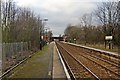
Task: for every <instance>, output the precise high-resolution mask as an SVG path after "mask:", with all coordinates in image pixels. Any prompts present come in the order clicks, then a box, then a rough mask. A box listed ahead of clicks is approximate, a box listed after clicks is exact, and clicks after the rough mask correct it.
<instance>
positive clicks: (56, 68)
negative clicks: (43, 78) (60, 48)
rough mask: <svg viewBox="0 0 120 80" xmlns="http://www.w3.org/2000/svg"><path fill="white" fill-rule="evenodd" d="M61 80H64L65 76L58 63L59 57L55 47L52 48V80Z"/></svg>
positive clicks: (61, 66) (59, 62) (60, 64)
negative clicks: (59, 79) (57, 79)
mask: <svg viewBox="0 0 120 80" xmlns="http://www.w3.org/2000/svg"><path fill="white" fill-rule="evenodd" d="M56 78H61V79H66V75H65V72H64V68H63V65H62V63H61V61H60V57H59V55H58V52H57V49H56V46H54V53H53V79H56Z"/></svg>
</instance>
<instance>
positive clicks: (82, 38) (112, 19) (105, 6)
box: [64, 2, 120, 45]
mask: <svg viewBox="0 0 120 80" xmlns="http://www.w3.org/2000/svg"><path fill="white" fill-rule="evenodd" d="M119 16H120V2H101V3H100V4H99V5H97V9H96V10H95V11H94V12H92V13H90V14H84V15H83V16H82V17H81V18H80V24H79V25H76V26H72V25H68V27H67V28H66V29H65V31H64V34H65V35H64V36H67V40H68V41H74V39H76V40H77V42H78V43H84V44H85V45H86V44H98V43H100V44H104V43H106V40H105V36H113V40H112V43H113V45H119V40H120V39H119V36H118V35H119V34H120V32H119V28H120V25H119V24H120V23H119V20H120V19H119ZM93 18H96V20H97V22H99V25H97V26H95V25H93V24H92V23H93V22H92V21H93Z"/></svg>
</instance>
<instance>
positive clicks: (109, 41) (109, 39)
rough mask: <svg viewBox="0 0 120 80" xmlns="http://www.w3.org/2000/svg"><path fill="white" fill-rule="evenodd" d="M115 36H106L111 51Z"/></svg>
mask: <svg viewBox="0 0 120 80" xmlns="http://www.w3.org/2000/svg"><path fill="white" fill-rule="evenodd" d="M112 39H113V36H105V40H106V41H107V42H108V44H109V49H111V43H112Z"/></svg>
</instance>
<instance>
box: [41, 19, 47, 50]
mask: <svg viewBox="0 0 120 80" xmlns="http://www.w3.org/2000/svg"><path fill="white" fill-rule="evenodd" d="M46 21H48V19H47V18H45V19H41V20H40V23H41V26H40V29H39V32H40V50H42V46H43V44H42V40H44V26H45V22H46Z"/></svg>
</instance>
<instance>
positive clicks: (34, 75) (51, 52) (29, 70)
mask: <svg viewBox="0 0 120 80" xmlns="http://www.w3.org/2000/svg"><path fill="white" fill-rule="evenodd" d="M7 78H9V79H15V80H17V79H18V80H19V79H21V78H22V80H24V79H25V80H26V79H28V80H29V79H30V80H31V79H33V80H35V79H37V80H39V79H60V80H61V79H62V80H66V79H67V78H66V74H65V71H64V67H63V64H62V63H61V60H60V56H59V54H58V52H57V48H56V46H55V43H54V42H51V43H50V44H48V45H47V46H45V47H44V48H43V50H42V51H39V52H37V53H35V54H34V55H33V56H32V57H31V58H30V59H28V60H27V61H25V62H24V64H21V65H20V66H18V67H17V68H15V69H14V70H13V71H11V72H10V74H9V76H8V77H7Z"/></svg>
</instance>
